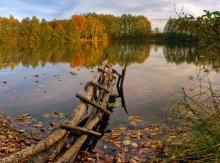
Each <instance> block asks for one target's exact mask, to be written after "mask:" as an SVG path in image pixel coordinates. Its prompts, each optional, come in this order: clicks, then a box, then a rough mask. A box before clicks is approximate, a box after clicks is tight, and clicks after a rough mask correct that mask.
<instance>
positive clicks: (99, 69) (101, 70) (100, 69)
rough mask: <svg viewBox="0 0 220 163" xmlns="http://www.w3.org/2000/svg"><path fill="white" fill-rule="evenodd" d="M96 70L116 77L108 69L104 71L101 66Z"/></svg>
mask: <svg viewBox="0 0 220 163" xmlns="http://www.w3.org/2000/svg"><path fill="white" fill-rule="evenodd" d="M98 71H100V72H104V73H106V74H107V75H110V76H111V77H113V78H116V77H115V76H114V75H113V74H112V73H110V72H108V71H106V70H104V69H102V68H98Z"/></svg>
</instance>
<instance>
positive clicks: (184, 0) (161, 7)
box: [0, 0, 220, 30]
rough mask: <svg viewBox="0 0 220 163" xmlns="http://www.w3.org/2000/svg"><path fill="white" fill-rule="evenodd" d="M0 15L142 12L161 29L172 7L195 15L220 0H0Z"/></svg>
mask: <svg viewBox="0 0 220 163" xmlns="http://www.w3.org/2000/svg"><path fill="white" fill-rule="evenodd" d="M0 2H1V3H0V17H9V16H10V15H13V16H14V17H15V18H18V19H19V20H21V19H23V18H25V17H32V16H37V17H38V18H39V19H42V18H45V19H46V20H52V19H69V18H71V16H72V15H74V14H83V13H89V12H96V13H98V14H101V13H102V14H113V15H116V16H120V15H122V14H128V13H130V14H132V15H144V16H146V17H147V18H148V19H149V20H150V21H151V23H152V29H154V28H155V27H158V28H159V29H160V30H163V28H164V25H165V24H166V21H167V20H168V19H169V18H170V17H177V14H176V12H175V8H174V4H176V11H177V12H180V11H181V9H182V8H183V11H184V13H189V14H192V15H193V16H199V15H201V14H202V13H203V10H204V9H205V10H209V11H220V0H1V1H0Z"/></svg>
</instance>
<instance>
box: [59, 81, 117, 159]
mask: <svg viewBox="0 0 220 163" xmlns="http://www.w3.org/2000/svg"><path fill="white" fill-rule="evenodd" d="M114 84H115V80H112V81H110V84H109V85H108V89H110V92H109V93H106V94H105V95H104V97H103V104H104V103H105V102H106V101H107V100H108V99H109V96H110V95H111V93H112V90H113V88H112V87H113V86H114ZM104 105H106V103H105V104H104ZM102 116H103V113H102V112H98V114H96V116H95V117H94V118H93V119H92V120H91V121H90V122H89V123H88V124H86V126H85V127H86V128H87V129H92V128H93V127H94V126H96V125H97V123H98V122H99V121H100V120H101V118H102ZM87 138H88V135H86V134H84V135H82V136H80V137H79V139H77V141H76V142H75V143H74V144H73V146H72V147H71V148H70V149H68V150H67V151H66V153H65V154H64V155H62V156H60V157H59V158H58V160H57V161H56V163H63V162H74V160H75V159H76V156H77V154H78V153H79V150H80V148H81V146H82V145H83V143H84V142H85V141H86V139H87Z"/></svg>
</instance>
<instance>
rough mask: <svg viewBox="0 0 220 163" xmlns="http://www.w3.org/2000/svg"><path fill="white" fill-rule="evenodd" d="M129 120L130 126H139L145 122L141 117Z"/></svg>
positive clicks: (130, 117) (132, 117) (131, 117)
mask: <svg viewBox="0 0 220 163" xmlns="http://www.w3.org/2000/svg"><path fill="white" fill-rule="evenodd" d="M128 120H129V121H130V125H132V126H137V124H139V123H141V122H143V120H142V119H141V117H140V116H129V117H128Z"/></svg>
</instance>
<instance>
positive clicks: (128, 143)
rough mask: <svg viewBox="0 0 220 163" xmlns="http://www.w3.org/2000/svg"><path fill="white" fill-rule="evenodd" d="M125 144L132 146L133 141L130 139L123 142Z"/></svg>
mask: <svg viewBox="0 0 220 163" xmlns="http://www.w3.org/2000/svg"><path fill="white" fill-rule="evenodd" d="M123 144H124V145H130V144H131V140H130V139H126V140H123Z"/></svg>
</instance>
